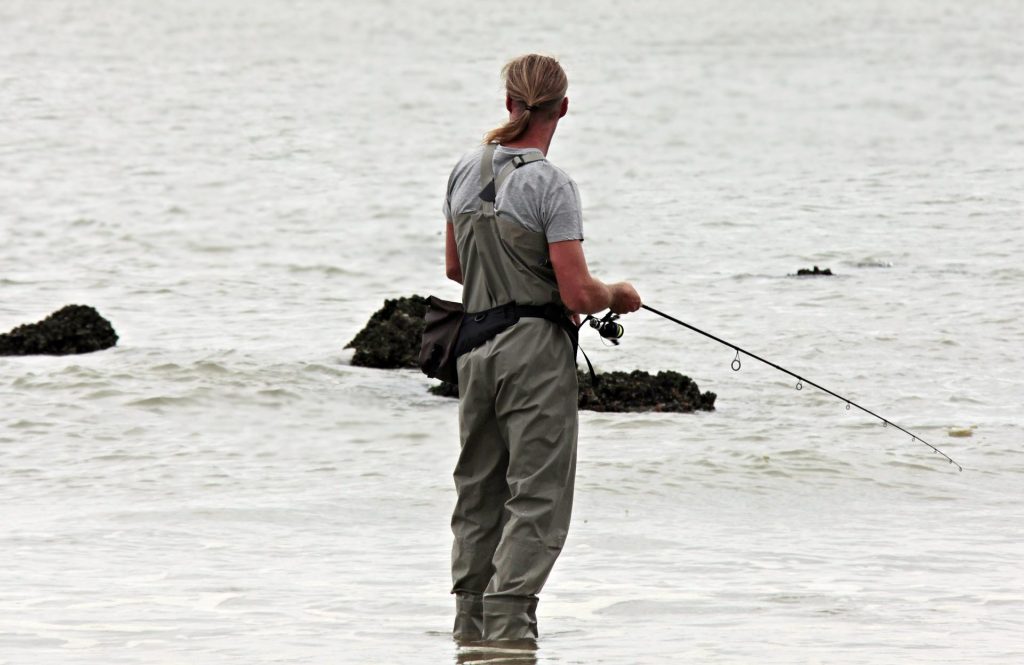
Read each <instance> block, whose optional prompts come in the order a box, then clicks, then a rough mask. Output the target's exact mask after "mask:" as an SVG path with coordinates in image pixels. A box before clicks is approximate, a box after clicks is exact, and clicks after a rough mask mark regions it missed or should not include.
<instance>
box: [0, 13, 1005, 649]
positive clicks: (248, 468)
mask: <svg viewBox="0 0 1024 665" xmlns="http://www.w3.org/2000/svg"><path fill="white" fill-rule="evenodd" d="M488 9H489V11H490V12H491V13H490V14H484V13H483V12H482V11H481V9H480V7H479V6H477V5H472V6H470V5H467V4H464V3H456V2H451V1H444V2H435V3H429V4H428V3H406V4H399V3H388V2H374V3H371V2H352V3H345V4H335V3H328V2H312V1H307V2H287V3H286V2H280V1H269V2H261V3H258V4H253V3H241V2H238V1H237V0H214V1H212V2H209V1H208V2H202V3H200V2H185V3H177V4H175V5H174V6H173V7H172V6H170V5H168V6H152V5H145V6H143V5H140V4H138V3H130V2H126V1H124V0H114V1H108V2H104V3H97V2H91V1H90V2H77V3H72V2H61V1H58V0H53V1H48V2H41V3H30V2H26V1H23V0H15V1H13V2H10V1H9V2H6V3H4V4H3V6H2V7H0V61H2V62H4V63H5V65H4V67H2V68H0V101H2V104H0V117H2V118H3V120H4V121H3V122H0V173H2V174H3V177H0V293H2V294H3V297H2V298H0V330H7V329H9V328H10V327H13V326H14V325H17V324H20V323H24V322H28V321H33V320H37V319H39V318H42V317H43V316H45V315H46V314H47V313H49V312H51V311H54V310H56V309H57V308H59V307H60V306H62V305H64V304H67V303H72V302H80V303H87V304H91V305H94V306H96V307H97V308H98V309H99V310H100V311H101V312H102V313H103V314H104V315H105V316H107V317H108V318H109V319H110V320H111V321H112V322H113V323H114V325H115V327H116V329H117V330H118V332H119V334H120V335H121V341H120V344H119V346H118V347H117V348H115V349H112V350H109V351H105V352H102V353H98V354H92V355H88V356H79V357H65V358H6V359H0V399H2V402H0V403H2V404H3V409H2V412H0V505H2V506H3V508H2V509H0V517H2V524H3V529H2V530H0V544H2V546H3V548H4V551H5V552H7V554H8V556H7V562H8V563H7V565H6V566H5V567H4V568H3V569H2V570H0V663H28V662H31V663H76V662H81V663H94V662H97V661H99V660H102V661H103V662H109V663H137V662H157V663H181V662H189V663H199V662H204V663H205V662H209V663H213V662H217V663H222V662H254V663H255V662H266V663H270V662H324V661H329V662H345V663H348V662H351V663H409V662H424V663H445V662H448V663H454V662H456V659H457V658H461V659H462V661H468V660H470V659H472V658H474V657H477V656H480V657H482V656H481V655H480V654H478V653H475V652H472V651H465V650H464V651H463V652H462V653H461V654H460V653H459V652H458V650H457V649H456V647H455V645H453V643H452V642H451V640H450V637H448V635H447V633H446V631H447V630H448V628H449V625H450V620H451V614H452V607H451V599H450V597H449V596H448V595H447V590H448V585H449V581H448V572H447V559H448V550H449V547H450V543H449V538H450V535H449V531H448V526H447V523H448V517H449V514H450V510H451V506H452V502H453V499H454V497H453V489H452V485H451V480H450V473H451V468H452V466H453V464H454V460H455V455H456V449H457V443H456V442H457V434H456V430H457V423H456V420H455V417H456V416H455V404H454V403H453V402H451V401H449V400H444V399H441V398H436V397H433V396H430V395H428V394H427V393H426V392H425V389H426V387H427V385H428V381H427V380H425V379H424V378H422V376H421V375H419V374H417V373H414V372H404V371H403V372H379V371H374V370H367V369H363V368H357V367H352V366H351V365H350V364H349V359H350V357H351V352H350V351H345V350H343V349H342V346H343V345H344V343H345V342H347V341H348V340H349V339H351V337H352V336H353V335H354V334H355V332H356V331H357V330H358V329H359V328H360V327H361V326H362V325H363V323H364V322H365V321H366V319H367V318H368V316H369V315H370V313H372V312H373V311H374V310H375V309H376V308H377V307H379V306H380V304H381V301H382V300H383V299H384V298H387V297H394V296H400V295H406V294H409V293H414V292H417V293H437V294H439V295H447V296H449V297H453V298H454V297H456V296H457V291H456V290H455V287H454V286H453V285H450V284H448V283H446V282H445V279H444V276H443V270H442V254H441V251H440V250H441V246H442V245H441V241H442V238H441V236H440V231H441V229H442V224H441V220H440V203H441V197H442V196H443V190H444V184H445V181H446V178H447V174H448V170H449V169H450V167H451V165H452V164H453V163H454V161H455V159H456V158H457V157H458V155H459V153H460V152H461V151H462V150H463V149H467V148H468V147H470V146H471V145H472V143H473V142H474V141H476V140H478V138H479V136H480V135H481V134H482V132H483V131H484V130H486V129H487V128H489V127H490V126H491V125H492V124H495V123H497V122H498V121H500V120H501V113H500V111H501V90H500V87H499V82H498V80H497V77H496V73H497V71H498V69H499V68H500V65H501V63H502V62H503V61H504V60H505V59H506V58H507V57H509V56H510V55H513V54H515V53H518V52H521V51H525V50H531V49H537V50H544V51H548V52H553V53H555V54H557V55H559V56H561V58H562V61H563V62H564V64H565V66H566V68H567V70H568V72H569V76H570V80H571V88H570V98H571V109H570V114H569V115H568V116H567V117H566V119H565V120H564V121H563V124H562V125H561V127H560V129H559V133H558V135H557V137H556V139H555V142H554V144H553V146H552V151H551V153H550V157H551V158H552V160H553V161H554V162H555V163H557V164H558V165H560V166H561V167H563V168H565V169H566V170H567V171H568V172H569V173H571V174H572V175H573V176H574V177H575V178H576V180H577V181H578V183H579V185H580V189H581V191H582V195H583V199H584V207H585V218H586V227H585V228H586V233H587V237H588V240H587V243H586V250H587V254H588V257H589V259H590V262H591V267H592V268H593V271H594V272H595V274H597V275H599V276H602V277H605V278H608V279H630V280H633V281H634V282H635V284H636V285H637V288H638V290H639V291H640V292H641V294H642V295H643V296H644V298H645V300H646V301H647V302H648V303H650V304H651V305H652V306H654V307H657V308H659V309H662V310H664V311H666V312H669V313H671V314H673V315H675V316H678V317H680V318H683V319H684V320H687V321H689V322H691V323H693V324H694V325H697V326H699V327H701V328H704V329H706V330H709V331H711V332H714V333H715V334H718V335H720V336H723V337H725V338H726V339H729V340H731V341H733V342H735V343H737V344H740V345H741V346H744V347H746V348H749V349H750V350H751V351H754V352H755V353H759V354H761V355H764V356H765V357H768V358H770V359H772V360H774V361H775V362H778V363H780V364H782V365H785V366H787V367H790V368H792V369H794V371H798V372H799V373H801V374H803V375H805V376H807V377H808V378H810V379H812V380H814V381H817V382H819V383H821V384H823V385H825V386H826V387H829V388H831V389H833V390H836V391H838V392H840V393H842V394H844V395H846V396H848V397H849V398H851V399H854V400H857V401H858V402H860V403H862V404H864V405H865V406H867V407H868V408H872V409H875V410H877V411H879V412H881V413H882V414H884V415H885V416H886V417H888V418H890V419H892V420H893V421H894V422H896V423H899V424H901V425H902V426H904V427H907V428H909V429H912V430H913V431H915V432H917V433H918V434H920V435H921V436H923V437H925V438H926V439H927V440H929V441H931V442H933V443H934V444H936V445H937V446H939V447H940V448H942V449H943V450H944V451H945V452H947V453H949V454H950V455H951V456H952V457H954V458H955V459H956V460H957V461H958V462H959V463H961V464H962V465H963V466H964V468H965V470H964V472H963V473H957V472H956V471H955V469H953V468H952V467H950V466H949V465H947V464H945V463H944V462H943V460H941V459H940V458H939V457H938V456H937V455H934V454H932V453H931V452H930V451H929V449H928V448H926V447H925V446H923V445H921V444H920V443H916V442H913V441H911V440H910V437H908V436H906V435H903V434H900V433H898V432H895V431H893V430H892V429H891V428H890V429H887V428H883V427H881V426H880V425H879V424H878V423H877V422H876V421H873V420H871V419H870V418H868V417H867V416H865V415H863V414H859V413H858V412H856V411H852V412H847V411H846V410H845V409H844V405H843V404H842V403H841V402H837V401H836V400H833V399H832V398H829V397H827V396H825V395H823V394H821V393H819V392H817V391H814V390H811V389H804V390H803V391H800V392H796V391H794V390H793V387H794V386H793V383H794V382H793V381H790V380H789V378H788V377H785V376H784V375H781V374H779V373H777V372H775V371H774V370H771V369H769V368H767V367H764V366H759V365H758V363H756V362H755V361H753V360H752V359H746V361H745V362H744V365H743V369H742V370H741V371H740V372H738V373H734V372H732V371H730V370H729V361H730V360H732V356H733V354H732V351H731V350H730V349H728V348H725V347H722V346H719V345H717V344H715V343H714V342H711V341H710V340H706V339H704V338H702V337H700V336H698V335H695V334H693V333H690V332H687V331H685V330H683V329H681V328H678V327H677V326H674V325H672V324H670V323H668V322H665V321H663V320H660V319H658V318H656V317H653V316H651V315H648V314H637V315H634V316H630V317H628V318H627V319H626V320H625V321H624V323H625V326H626V330H627V333H626V337H625V339H624V343H623V344H622V345H621V346H620V347H617V348H611V347H604V346H602V345H601V344H600V342H599V341H598V340H597V339H596V337H594V338H584V346H585V348H587V350H588V353H590V355H591V358H592V359H593V360H594V361H595V364H596V365H597V366H598V368H599V369H605V370H611V369H625V370H629V369H635V368H641V369H649V370H657V369H674V370H677V371H682V372H685V373H687V374H689V375H691V376H693V377H694V378H695V379H696V380H697V381H698V383H699V384H700V386H701V388H702V389H704V390H712V391H714V392H716V393H717V394H718V395H719V397H718V402H717V406H718V410H717V411H715V412H714V413H709V414H699V415H669V414H596V413H587V412H584V413H583V414H582V416H581V437H580V461H579V472H578V473H579V475H578V481H577V484H578V493H577V499H576V510H575V515H574V523H573V527H572V530H571V535H570V538H569V542H568V544H567V546H566V549H565V551H564V553H563V556H562V558H561V559H560V561H559V563H558V565H557V566H556V568H555V571H554V574H553V575H552V577H551V579H550V581H549V583H548V586H547V588H546V590H545V593H544V595H543V597H542V602H541V606H540V622H541V624H540V627H541V631H542V639H541V642H540V649H539V651H538V652H537V654H536V660H537V662H539V663H622V662H636V663H663V662H685V661H693V662H707V663H747V662H761V663H792V662H807V663H863V662H900V663H911V662H921V663H934V662H949V663H979V662H984V663H1019V662H1021V660H1022V658H1024V646H1022V645H1024V639H1022V638H1024V621H1022V620H1021V618H1020V617H1021V611H1022V610H1024V570H1022V568H1021V565H1020V561H1021V559H1022V557H1024V545H1022V541H1021V538H1020V534H1021V531H1020V528H1021V527H1020V525H1021V523H1022V519H1024V497H1022V490H1021V488H1022V487H1024V447H1022V445H1021V444H1022V426H1021V425H1022V423H1021V416H1020V408H1021V407H1020V405H1021V404H1022V403H1024V379H1021V377H1022V376H1024V361H1022V360H1021V357H1020V353H1019V351H1020V349H1021V347H1022V344H1024V323H1022V322H1024V296H1022V295H1021V293H1022V286H1024V269H1021V268H1020V263H1019V257H1020V255H1021V252H1022V251H1024V219H1022V211H1024V206H1022V196H1021V191H1022V190H1021V182H1022V175H1024V128H1022V126H1021V124H1020V122H1019V109H1020V107H1021V106H1022V105H1024V94H1022V90H1024V80H1022V73H1021V69H1020V62H1021V61H1022V57H1024V45H1022V42H1021V41H1020V39H1019V35H1020V34H1021V32H1022V28H1024V25H1022V22H1024V19H1022V16H1024V14H1022V12H1020V10H1019V7H1018V6H1017V5H1016V4H1014V3H991V4H986V5H984V6H973V5H972V6H970V7H967V6H965V5H962V4H960V3H953V2H929V3H925V2H913V1H906V0H904V1H901V2H896V3H889V4H888V5H886V6H877V7H865V6H861V5H855V4H849V3H835V2H826V3H817V4H815V5H814V6H813V7H811V6H804V5H800V6H797V5H792V6H788V5H787V6H785V7H778V6H771V7H769V6H766V5H764V4H763V3H761V4H759V3H753V2H746V1H743V2H727V3H721V2H718V3H710V2H707V3H688V4H686V5H685V6H677V5H676V4H671V3H668V4H666V3H659V2H654V1H641V2H638V3H632V4H630V5H628V6H627V5H625V4H622V3H612V2H607V1H599V2H593V3H586V4H582V3H572V2H569V3H561V4H558V5H550V6H545V7H543V8H538V9H536V10H535V11H533V12H532V13H531V14H529V15H525V14H523V13H521V10H520V9H518V8H517V7H516V6H514V5H508V6H505V7H495V8H488ZM815 264H817V265H820V266H823V267H824V266H829V267H831V268H832V269H833V271H835V272H836V273H837V276H836V277H835V278H832V279H798V278H795V277H791V276H790V275H791V274H793V273H795V272H796V270H797V268H800V267H810V266H811V265H815ZM968 427H974V428H975V429H974V430H973V435H972V436H970V437H967V438H956V437H951V436H950V435H949V432H950V431H951V430H953V429H957V428H968Z"/></svg>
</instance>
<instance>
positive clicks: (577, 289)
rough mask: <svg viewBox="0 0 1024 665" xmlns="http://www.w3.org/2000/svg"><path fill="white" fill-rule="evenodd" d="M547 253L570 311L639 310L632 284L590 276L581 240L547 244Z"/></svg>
mask: <svg viewBox="0 0 1024 665" xmlns="http://www.w3.org/2000/svg"><path fill="white" fill-rule="evenodd" d="M548 254H549V255H550V257H551V266H552V267H553V268H554V269H555V279H557V280H558V291H559V294H560V295H561V296H562V302H563V303H565V306H566V307H568V308H569V309H570V310H572V311H573V312H577V313H580V314H596V313H597V312H600V311H601V310H603V309H611V310H612V311H613V312H615V313H616V314H626V313H627V312H635V311H636V310H638V309H640V296H639V295H638V294H637V292H636V289H634V288H633V285H632V284H629V283H628V282H617V283H615V284H605V283H604V282H602V281H601V280H599V279H595V278H594V277H592V276H591V275H590V269H589V268H588V267H587V259H586V257H585V256H583V243H582V242H580V241H579V240H563V241H561V242H553V243H550V244H548ZM449 276H451V274H450V273H449Z"/></svg>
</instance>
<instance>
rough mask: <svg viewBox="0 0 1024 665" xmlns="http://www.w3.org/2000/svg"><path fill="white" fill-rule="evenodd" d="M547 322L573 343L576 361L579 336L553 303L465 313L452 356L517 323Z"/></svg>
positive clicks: (475, 346) (570, 321)
mask: <svg viewBox="0 0 1024 665" xmlns="http://www.w3.org/2000/svg"><path fill="white" fill-rule="evenodd" d="M524 317H526V318H533V319H547V320H548V321H551V322H552V323H554V324H556V325H557V326H558V327H560V328H561V329H562V330H564V331H565V333H566V334H567V335H568V336H569V340H570V341H571V342H572V354H573V357H574V358H575V357H576V349H577V347H578V345H579V342H578V340H579V333H578V331H577V329H576V326H575V325H574V324H573V322H572V320H571V319H570V318H569V316H568V314H567V313H566V311H565V308H564V307H561V306H560V305H556V304H554V303H548V304H546V305H518V304H516V303H514V302H511V303H508V304H506V305H498V306H497V307H492V308H491V309H487V310H484V311H482V312H467V313H466V314H464V315H463V317H462V328H461V329H460V331H459V341H458V343H456V345H455V355H456V356H461V355H462V354H464V353H469V352H470V351H472V350H473V349H475V348H477V347H478V346H482V345H483V344H484V343H485V342H487V341H489V340H491V339H494V338H495V337H496V336H497V335H498V333H500V332H502V331H504V330H507V329H509V328H511V327H512V326H514V325H515V324H516V323H518V322H519V319H521V318H524Z"/></svg>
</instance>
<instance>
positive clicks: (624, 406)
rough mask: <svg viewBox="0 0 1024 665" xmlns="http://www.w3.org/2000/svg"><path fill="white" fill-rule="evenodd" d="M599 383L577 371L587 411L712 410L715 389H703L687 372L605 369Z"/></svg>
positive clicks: (684, 411) (599, 376)
mask: <svg viewBox="0 0 1024 665" xmlns="http://www.w3.org/2000/svg"><path fill="white" fill-rule="evenodd" d="M598 378H599V379H600V381H598V384H597V385H596V386H592V385H590V380H589V377H587V376H586V375H584V374H582V373H581V374H580V398H579V399H580V401H579V404H580V408H581V409H587V410H590V411H675V412H682V413H689V412H691V411H714V410H715V397H716V395H715V393H712V392H704V393H702V392H701V391H700V389H699V388H698V387H697V384H696V383H695V382H694V381H693V380H692V379H691V378H690V377H688V376H684V375H682V374H680V373H679V372H673V371H671V370H668V371H663V372H658V373H657V374H654V375H651V374H650V373H648V372H644V371H641V370H634V371H632V372H607V373H604V374H599V375H598Z"/></svg>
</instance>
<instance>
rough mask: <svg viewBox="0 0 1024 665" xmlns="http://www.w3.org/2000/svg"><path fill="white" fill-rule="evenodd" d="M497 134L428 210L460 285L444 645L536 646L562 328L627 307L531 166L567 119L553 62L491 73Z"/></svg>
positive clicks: (562, 374)
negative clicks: (497, 103) (439, 219)
mask: <svg viewBox="0 0 1024 665" xmlns="http://www.w3.org/2000/svg"><path fill="white" fill-rule="evenodd" d="M502 75H503V77H504V79H505V91H506V96H505V107H506V108H507V109H508V112H509V121H508V122H507V123H506V124H505V125H503V126H501V127H499V128H497V129H495V130H492V131H491V132H489V133H488V134H487V136H486V138H485V142H484V145H483V146H481V147H478V148H476V149H475V150H473V151H471V152H469V153H468V154H466V155H465V156H463V158H462V159H461V160H460V161H459V162H458V164H456V166H455V168H454V169H453V170H452V174H451V177H450V178H449V180H448V195H447V197H446V199H445V203H444V215H445V219H446V221H447V234H446V247H445V265H446V272H447V274H448V277H450V278H451V279H453V280H455V281H456V282H458V283H460V284H462V285H463V290H462V304H463V306H464V307H465V310H466V312H468V314H467V315H466V318H465V320H464V321H465V322H464V323H463V329H462V335H461V337H460V346H459V351H460V352H461V353H462V355H460V356H459V358H458V372H459V429H460V440H461V446H462V450H461V453H460V455H459V461H458V464H457V465H456V467H455V474H454V476H455V487H456V489H457V490H458V501H457V503H456V506H455V512H454V515H453V516H452V531H453V533H454V534H455V543H454V546H453V548H452V581H453V586H452V593H454V594H455V598H456V600H455V628H454V635H455V637H456V638H458V639H461V640H481V639H482V640H523V639H526V640H532V639H534V638H536V637H537V616H536V609H537V594H538V593H540V590H541V588H542V587H543V586H544V581H545V580H546V579H547V577H548V574H549V573H550V572H551V568H552V566H554V563H555V559H556V558H557V557H558V554H559V552H560V551H561V549H562V545H563V543H564V542H565V536H566V533H567V531H568V528H569V516H570V513H571V511H572V495H573V481H574V478H575V474H576V432H577V413H576V408H577V385H576V360H575V351H576V348H575V346H576V344H575V341H576V340H575V332H576V329H575V326H574V325H573V324H572V322H571V321H570V317H572V318H574V319H576V320H578V317H577V316H576V315H577V314H592V313H595V312H599V311H602V310H604V309H609V308H610V309H611V310H612V311H613V312H616V313H619V314H625V313H627V312H634V311H636V310H637V309H638V308H639V307H640V296H639V295H637V292H636V290H635V289H634V288H633V287H632V285H630V284H628V283H626V282H620V283H617V284H604V283H603V282H601V281H599V280H597V279H595V278H593V277H591V275H590V272H589V270H588V269H587V262H586V259H585V258H584V256H583V248H582V245H581V242H582V240H583V227H582V221H583V220H582V213H581V211H580V200H579V192H578V191H577V189H576V183H574V182H573V181H572V179H571V178H569V176H567V175H566V174H565V173H564V172H563V171H561V170H560V169H558V168H556V167H555V166H553V165H552V164H551V163H550V162H548V161H547V160H546V159H545V158H544V157H545V155H546V154H547V151H548V147H549V146H550V145H551V138H552V136H553V135H554V133H555V129H556V128H557V127H558V121H559V119H561V118H562V117H564V116H565V114H566V111H568V109H569V100H568V98H567V97H566V96H565V93H566V90H567V89H568V87H569V83H568V79H567V78H566V76H565V72H564V71H563V70H562V67H561V65H559V64H558V61H556V60H555V59H553V58H549V57H545V56H540V55H532V54H531V55H525V56H522V57H519V58H516V59H514V60H512V61H511V62H509V63H508V64H507V65H505V68H504V69H503V70H502Z"/></svg>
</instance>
